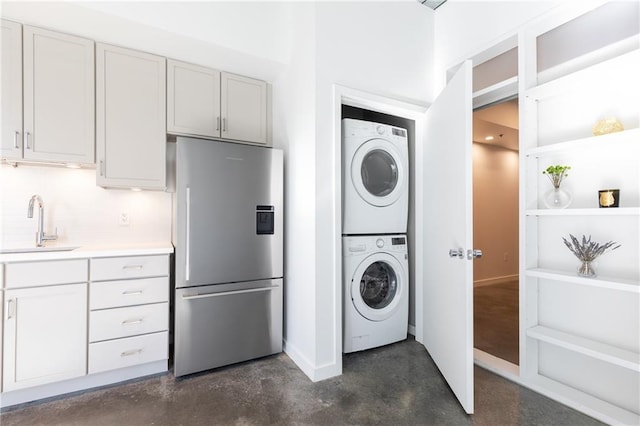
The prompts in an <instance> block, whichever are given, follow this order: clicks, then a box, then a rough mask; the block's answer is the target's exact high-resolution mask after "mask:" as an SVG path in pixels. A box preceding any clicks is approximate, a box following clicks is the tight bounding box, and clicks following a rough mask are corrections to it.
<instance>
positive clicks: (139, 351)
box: [120, 348, 142, 357]
mask: <svg viewBox="0 0 640 426" xmlns="http://www.w3.org/2000/svg"><path fill="white" fill-rule="evenodd" d="M141 353H142V348H140V349H132V350H130V351H124V352H122V353H121V354H120V356H121V357H125V356H131V355H138V354H141Z"/></svg>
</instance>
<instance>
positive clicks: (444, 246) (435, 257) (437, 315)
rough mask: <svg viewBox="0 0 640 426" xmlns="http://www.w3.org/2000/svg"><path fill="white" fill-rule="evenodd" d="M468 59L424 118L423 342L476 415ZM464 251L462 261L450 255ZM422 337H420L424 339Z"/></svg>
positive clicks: (458, 395)
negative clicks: (474, 399) (470, 252)
mask: <svg viewBox="0 0 640 426" xmlns="http://www.w3.org/2000/svg"><path fill="white" fill-rule="evenodd" d="M471 72H472V68H471V62H470V61H467V62H465V63H464V64H463V65H462V66H461V67H460V69H459V70H458V72H457V73H456V74H455V76H454V77H453V78H452V79H451V80H450V81H449V84H448V85H447V87H446V88H445V89H444V90H443V91H442V93H441V94H440V95H439V96H438V98H437V99H436V101H435V102H434V103H433V105H431V107H429V110H428V111H427V114H426V128H425V138H424V144H425V145H424V150H423V152H424V157H423V164H424V176H423V182H424V185H423V191H424V192H423V203H424V204H423V218H422V219H423V221H424V236H423V241H424V243H423V244H424V247H423V259H422V262H423V265H424V267H423V268H424V269H423V293H422V297H423V301H422V309H423V312H422V314H423V315H422V323H421V324H420V325H421V326H422V333H421V334H422V336H421V338H422V344H423V345H424V346H425V348H426V349H427V351H428V352H429V354H430V355H431V357H432V358H433V360H434V362H435V363H436V365H437V366H438V368H439V369H440V372H441V373H442V375H443V376H444V378H445V379H446V380H447V382H448V383H449V386H450V387H451V390H453V392H454V393H455V395H456V396H457V398H458V400H459V401H460V403H461V404H462V407H463V408H464V410H465V411H466V412H467V413H469V414H471V413H473V266H472V265H473V263H472V261H471V260H469V259H468V256H467V250H469V249H472V248H473V245H472V243H473V240H472V239H473V232H472V231H473V229H472V227H473V212H472V189H473V187H472V184H473V180H472V169H471V167H472V162H471V147H472V121H471V119H472V117H471V114H472V93H471V76H472V74H471ZM450 250H454V252H452V253H451V254H456V253H457V251H458V250H461V256H456V257H452V256H451V255H450V252H449V251H450ZM419 335H420V334H419Z"/></svg>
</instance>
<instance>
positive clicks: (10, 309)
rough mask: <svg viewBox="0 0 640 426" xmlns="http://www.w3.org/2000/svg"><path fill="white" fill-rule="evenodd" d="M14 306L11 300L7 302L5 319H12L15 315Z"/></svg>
mask: <svg viewBox="0 0 640 426" xmlns="http://www.w3.org/2000/svg"><path fill="white" fill-rule="evenodd" d="M14 306H15V303H14V302H13V299H9V300H7V319H8V320H10V319H11V318H13V315H14V314H15V312H13V307H14Z"/></svg>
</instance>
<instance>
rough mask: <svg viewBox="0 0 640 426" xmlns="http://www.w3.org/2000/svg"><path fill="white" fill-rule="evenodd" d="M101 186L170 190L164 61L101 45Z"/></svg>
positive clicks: (98, 139) (98, 68) (98, 70)
mask: <svg viewBox="0 0 640 426" xmlns="http://www.w3.org/2000/svg"><path fill="white" fill-rule="evenodd" d="M96 52H97V56H96V81H97V90H96V101H97V102H96V112H97V120H96V135H97V136H96V142H97V183H98V185H100V186H104V187H115V188H118V187H119V188H132V187H136V188H143V189H164V188H165V187H166V164H165V163H166V146H165V145H166V133H165V132H166V97H165V96H166V65H165V62H166V60H165V58H162V57H160V56H155V55H150V54H148V53H143V52H139V51H135V50H130V49H124V48H121V47H116V46H110V45H106V44H101V43H97V44H96Z"/></svg>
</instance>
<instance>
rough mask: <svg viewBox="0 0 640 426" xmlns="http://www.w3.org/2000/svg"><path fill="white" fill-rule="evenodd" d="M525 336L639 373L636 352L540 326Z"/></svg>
mask: <svg viewBox="0 0 640 426" xmlns="http://www.w3.org/2000/svg"><path fill="white" fill-rule="evenodd" d="M527 336H528V337H531V338H532V339H536V340H540V341H542V342H547V343H549V344H552V345H555V346H559V347H561V348H564V349H568V350H570V351H573V352H576V353H580V354H583V355H586V356H589V357H591V358H595V359H599V360H601V361H604V362H608V363H610V364H613V365H617V366H619V367H623V368H627V369H629V370H632V371H635V372H640V354H638V353H637V352H631V351H628V350H625V349H620V348H617V347H615V346H611V345H608V344H606V343H601V342H597V341H595V340H591V339H586V338H584V337H580V336H576V335H573V334H569V333H565V332H563V331H559V330H554V329H552V328H549V327H544V326H541V325H538V326H535V327H531V328H529V329H528V330H527Z"/></svg>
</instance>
